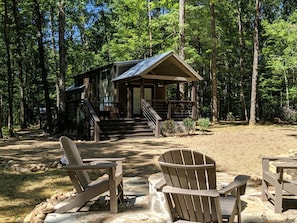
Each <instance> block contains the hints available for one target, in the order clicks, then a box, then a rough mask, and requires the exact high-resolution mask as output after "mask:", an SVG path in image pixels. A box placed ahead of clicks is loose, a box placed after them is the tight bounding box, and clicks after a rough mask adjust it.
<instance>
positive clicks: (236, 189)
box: [158, 149, 250, 223]
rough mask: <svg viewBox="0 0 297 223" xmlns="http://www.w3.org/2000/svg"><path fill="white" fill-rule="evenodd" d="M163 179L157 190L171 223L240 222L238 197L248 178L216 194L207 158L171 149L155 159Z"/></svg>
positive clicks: (212, 163)
mask: <svg viewBox="0 0 297 223" xmlns="http://www.w3.org/2000/svg"><path fill="white" fill-rule="evenodd" d="M158 162H159V165H160V167H161V170H162V173H163V176H164V179H163V182H160V183H159V185H158V186H159V187H160V188H159V189H161V190H162V192H164V193H165V195H166V199H167V203H168V207H169V209H170V211H171V217H172V221H173V222H178V223H186V222H201V223H204V222H205V223H206V222H207V223H211V222H219V223H221V222H223V221H227V222H234V218H235V215H237V220H238V222H239V223H240V222H241V215H240V213H241V200H240V195H243V194H244V193H245V189H246V184H247V181H248V180H249V178H250V177H249V176H246V175H239V176H237V177H236V178H235V179H234V181H233V182H231V183H230V184H229V185H228V186H226V187H224V188H223V189H222V190H217V189H216V187H217V182H216V165H215V161H214V160H213V159H211V158H210V157H208V156H206V155H204V154H201V153H199V152H197V151H193V150H189V149H172V150H169V151H167V152H165V153H164V154H162V155H161V156H160V157H159V159H158Z"/></svg>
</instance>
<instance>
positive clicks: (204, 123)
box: [196, 118, 211, 131]
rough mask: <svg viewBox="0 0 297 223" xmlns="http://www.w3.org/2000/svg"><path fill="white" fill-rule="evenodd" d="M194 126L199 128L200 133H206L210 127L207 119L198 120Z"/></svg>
mask: <svg viewBox="0 0 297 223" xmlns="http://www.w3.org/2000/svg"><path fill="white" fill-rule="evenodd" d="M196 124H197V125H198V126H199V129H200V130H201V131H206V130H207V129H208V128H209V126H210V125H211V122H210V120H209V118H199V119H198V120H197V122H196Z"/></svg>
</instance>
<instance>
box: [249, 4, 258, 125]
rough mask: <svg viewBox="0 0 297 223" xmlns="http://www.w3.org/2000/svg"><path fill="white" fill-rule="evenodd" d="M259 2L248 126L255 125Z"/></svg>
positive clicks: (256, 16) (255, 25)
mask: <svg viewBox="0 0 297 223" xmlns="http://www.w3.org/2000/svg"><path fill="white" fill-rule="evenodd" d="M259 1H260V0H256V5H255V10H256V15H255V24H254V58H253V74H252V89H251V108H250V120H249V125H250V126H253V125H255V124H256V96H257V78H258V55H259V30H258V24H259V17H260V3H259Z"/></svg>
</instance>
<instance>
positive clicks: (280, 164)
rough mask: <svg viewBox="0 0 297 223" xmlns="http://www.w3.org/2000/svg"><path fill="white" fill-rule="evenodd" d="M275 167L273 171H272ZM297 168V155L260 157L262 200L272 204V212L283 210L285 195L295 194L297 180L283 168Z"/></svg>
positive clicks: (296, 193) (296, 192) (296, 191)
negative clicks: (289, 175)
mask: <svg viewBox="0 0 297 223" xmlns="http://www.w3.org/2000/svg"><path fill="white" fill-rule="evenodd" d="M273 168H275V171H273ZM286 169H287V170H288V169H291V170H295V171H296V170H297V157H296V156H295V157H269V156H264V157H262V170H263V171H262V200H264V201H267V200H268V201H270V202H272V203H273V204H274V212H275V213H282V212H283V199H284V196H285V195H296V196H297V180H293V179H292V178H291V177H288V175H286V174H285V170H286Z"/></svg>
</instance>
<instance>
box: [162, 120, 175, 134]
mask: <svg viewBox="0 0 297 223" xmlns="http://www.w3.org/2000/svg"><path fill="white" fill-rule="evenodd" d="M162 133H163V134H164V135H169V136H171V135H173V134H174V133H175V121H174V120H172V119H170V120H165V121H164V122H163V124H162Z"/></svg>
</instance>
